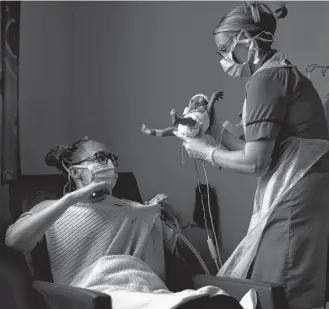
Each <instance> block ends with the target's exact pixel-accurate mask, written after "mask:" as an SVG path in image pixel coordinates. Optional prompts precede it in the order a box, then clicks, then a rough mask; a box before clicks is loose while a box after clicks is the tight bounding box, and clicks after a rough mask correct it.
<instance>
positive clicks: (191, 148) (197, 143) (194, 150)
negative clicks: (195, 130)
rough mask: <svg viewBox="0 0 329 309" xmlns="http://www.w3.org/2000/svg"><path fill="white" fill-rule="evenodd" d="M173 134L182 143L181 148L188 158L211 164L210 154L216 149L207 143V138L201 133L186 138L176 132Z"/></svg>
mask: <svg viewBox="0 0 329 309" xmlns="http://www.w3.org/2000/svg"><path fill="white" fill-rule="evenodd" d="M173 134H174V135H176V136H177V137H178V138H179V139H181V140H182V141H183V147H184V148H185V150H186V152H187V153H188V155H189V156H190V158H192V159H196V160H206V161H209V162H212V153H213V151H214V150H215V149H216V148H217V147H214V146H212V145H211V144H210V143H209V141H208V138H207V136H206V135H205V134H204V133H203V132H202V131H200V133H199V134H198V135H197V136H195V137H187V136H185V135H183V134H181V133H179V132H177V131H176V132H173Z"/></svg>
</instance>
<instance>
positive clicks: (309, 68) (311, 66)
mask: <svg viewBox="0 0 329 309" xmlns="http://www.w3.org/2000/svg"><path fill="white" fill-rule="evenodd" d="M315 69H322V76H323V77H324V76H325V75H326V72H327V70H328V69H329V65H318V64H309V65H307V66H306V67H305V71H306V72H307V74H308V75H310V74H311V72H313V71H314V70H315Z"/></svg>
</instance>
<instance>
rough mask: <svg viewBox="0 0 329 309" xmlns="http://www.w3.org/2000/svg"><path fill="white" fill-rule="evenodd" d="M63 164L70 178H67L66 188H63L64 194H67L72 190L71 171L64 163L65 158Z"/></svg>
mask: <svg viewBox="0 0 329 309" xmlns="http://www.w3.org/2000/svg"><path fill="white" fill-rule="evenodd" d="M62 166H63V167H64V169H65V170H66V172H67V175H68V180H67V183H66V184H65V186H64V189H63V195H65V194H67V193H70V192H71V189H72V187H71V178H72V177H71V173H70V171H69V169H68V168H67V167H66V166H65V164H64V160H62ZM67 187H69V191H68V192H67Z"/></svg>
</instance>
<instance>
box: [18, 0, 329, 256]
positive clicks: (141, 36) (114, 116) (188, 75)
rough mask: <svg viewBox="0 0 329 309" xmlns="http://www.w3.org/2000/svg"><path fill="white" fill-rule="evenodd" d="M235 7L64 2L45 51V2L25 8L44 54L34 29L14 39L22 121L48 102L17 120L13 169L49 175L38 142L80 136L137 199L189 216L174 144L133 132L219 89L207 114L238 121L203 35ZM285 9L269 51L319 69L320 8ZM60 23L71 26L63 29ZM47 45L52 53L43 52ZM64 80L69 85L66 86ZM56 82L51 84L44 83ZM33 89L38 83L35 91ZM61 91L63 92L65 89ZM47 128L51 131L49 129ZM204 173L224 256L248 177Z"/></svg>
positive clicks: (238, 92) (190, 177)
mask: <svg viewBox="0 0 329 309" xmlns="http://www.w3.org/2000/svg"><path fill="white" fill-rule="evenodd" d="M240 3H241V2H236V3H234V2H231V1H230V2H136V3H135V2H129V3H127V2H97V3H92V2H74V3H71V4H70V5H68V6H67V7H66V9H64V7H63V6H61V7H57V12H58V14H59V16H60V18H62V19H63V20H62V22H61V28H60V29H62V28H63V29H62V32H63V33H64V32H65V36H63V37H62V38H60V37H59V36H55V38H54V39H53V40H54V42H53V45H52V44H51V39H50V38H48V37H49V36H50V34H52V33H53V32H52V31H53V26H54V25H55V23H53V24H51V23H50V22H49V19H46V18H43V19H42V18H41V17H40V16H39V15H38V14H36V12H37V11H38V10H39V9H40V6H46V5H47V4H46V3H44V2H43V3H40V4H39V3H34V4H29V3H27V4H25V7H26V8H27V9H26V11H25V14H27V15H25V19H23V22H25V26H24V27H27V28H28V29H30V30H31V29H34V28H35V27H36V24H37V25H38V26H41V24H44V26H43V27H42V30H43V31H44V32H45V33H46V34H45V36H47V38H48V39H47V43H49V45H48V47H47V49H46V50H47V51H48V52H49V53H41V54H40V55H42V56H43V58H42V59H41V60H40V59H37V58H34V57H35V56H34V54H33V52H34V51H35V49H36V46H37V47H39V48H41V46H43V44H44V42H43V36H41V34H40V35H39V36H37V38H35V37H34V39H33V40H32V41H31V39H32V35H35V32H33V31H28V30H25V38H24V39H22V44H23V45H24V44H25V47H22V48H24V50H25V57H24V59H22V60H21V61H25V66H24V65H22V66H21V68H22V69H23V70H26V71H25V75H24V74H21V76H22V78H24V76H25V80H23V81H21V87H22V88H23V90H22V89H21V90H22V91H21V101H22V103H23V104H24V105H25V107H24V111H25V113H26V115H30V114H29V113H28V108H29V106H33V108H34V109H36V111H37V112H38V110H39V111H41V110H42V108H43V109H44V110H46V109H47V108H48V107H46V106H48V105H45V104H50V103H49V102H51V104H52V106H54V104H58V106H57V107H56V109H55V108H53V109H50V110H52V112H49V111H48V113H47V114H45V116H43V117H41V118H38V122H37V124H38V125H34V126H32V127H29V126H28V121H27V120H26V118H25V120H22V121H23V122H24V124H25V126H24V125H22V124H21V127H22V130H25V129H26V130H25V135H24V136H25V139H26V140H25V144H26V147H25V148H24V150H25V151H26V153H25V154H24V153H23V158H24V162H22V163H23V164H22V165H23V166H22V168H23V171H25V172H26V173H31V172H32V173H33V172H34V173H36V172H42V173H43V172H45V171H47V172H49V170H47V169H45V168H44V167H43V166H42V165H43V155H44V153H45V152H46V151H47V150H48V148H49V147H48V145H54V144H56V143H58V142H61V141H62V140H63V141H64V142H65V141H67V140H68V139H70V140H71V141H74V140H76V139H79V138H81V137H82V136H84V135H89V137H91V138H94V139H98V140H100V141H102V142H104V143H105V144H107V145H108V146H109V147H110V149H111V150H112V151H113V152H115V153H117V154H118V156H119V157H120V165H121V169H122V170H126V171H133V172H134V173H135V174H136V177H137V179H138V182H139V186H140V188H141V192H142V194H143V198H144V199H146V198H149V197H151V196H153V195H155V194H156V193H160V192H164V193H167V194H168V195H169V196H170V199H171V201H172V203H173V204H174V205H175V207H177V209H178V210H179V212H180V213H181V214H182V215H183V216H185V217H187V218H190V219H191V218H192V213H193V206H194V188H195V185H196V176H195V170H194V164H193V162H192V161H191V160H188V161H187V163H186V164H182V158H181V146H180V143H179V142H178V141H177V140H176V139H175V138H165V139H157V138H152V137H147V136H145V135H142V133H141V132H140V127H141V125H142V123H145V124H147V125H149V126H152V127H166V126H167V125H168V124H170V116H169V112H170V110H171V108H175V109H176V110H177V111H178V113H181V112H182V111H183V108H184V107H185V106H186V105H187V104H188V100H189V98H190V97H191V96H192V95H193V94H196V93H205V94H210V93H211V92H213V91H215V90H218V89H220V88H221V89H224V91H225V99H224V100H222V101H220V103H219V104H218V105H217V107H216V111H217V114H218V115H219V117H220V119H221V120H226V119H228V120H230V121H231V122H233V123H234V122H238V121H239V118H238V114H239V112H240V110H241V107H242V102H243V99H244V81H239V80H233V79H230V78H229V77H228V76H226V75H225V74H224V73H223V72H222V69H221V67H220V63H219V59H218V58H217V55H216V48H215V44H214V40H213V35H212V30H213V28H214V27H215V26H216V24H217V23H218V22H219V21H220V19H221V17H222V16H223V15H224V14H225V13H226V12H228V11H229V10H230V9H231V8H233V7H234V6H235V5H236V4H240ZM270 4H271V3H270ZM54 5H55V4H54ZM274 6H275V4H274ZM305 7H306V10H307V12H308V15H307V16H308V22H307V26H306V25H305V14H304V13H303V11H304V10H305ZM28 8H29V9H28ZM47 8H48V7H47ZM60 8H61V9H62V10H63V11H60ZM288 9H289V15H288V17H287V18H286V19H285V20H280V21H279V24H278V30H277V42H276V44H275V45H274V46H275V47H277V48H279V49H280V50H282V51H284V52H287V54H288V57H289V59H290V60H291V61H292V62H294V63H295V64H297V65H298V66H299V67H300V68H303V66H304V65H306V64H310V63H314V62H319V63H326V61H328V63H329V59H327V58H328V57H327V55H328V44H329V43H328V40H323V39H322V38H321V37H320V36H318V35H316V34H317V33H319V31H320V32H321V31H323V29H327V28H328V27H329V20H328V18H327V12H328V9H329V4H328V3H325V2H312V3H311V2H290V3H288ZM52 10H53V9H52ZM47 12H48V11H47ZM23 14H24V7H23ZM72 15H73V17H74V18H73V19H72ZM56 18H57V17H56ZM86 21H88V22H86ZM63 25H65V27H71V28H69V30H70V31H67V29H66V28H65V27H64V26H63ZM64 28H65V30H66V31H64ZM23 33H24V32H22V35H23ZM47 33H48V34H47ZM70 35H71V37H70ZM56 38H57V39H56ZM70 39H71V40H70ZM30 42H32V43H33V44H31V43H30ZM59 42H62V43H65V44H66V45H65V44H64V45H63V46H65V48H66V49H65V50H67V51H68V53H71V56H72V55H73V56H72V57H71V58H70V57H69V56H67V55H66V54H65V53H64V47H63V46H61V47H60V46H58V43H59ZM72 42H73V43H72ZM70 44H72V46H71V45H70ZM31 45H32V46H31ZM54 47H56V48H60V51H62V52H56V51H52V52H51V50H53V49H54ZM43 48H46V47H43ZM48 49H49V50H48ZM55 50H56V49H55ZM31 57H32V59H34V60H35V61H33V63H32V66H33V67H31V66H29V64H28V61H29V59H30V58H31ZM45 57H46V58H45ZM58 57H62V59H63V61H64V63H67V64H68V66H65V65H63V66H62V67H61V68H62V69H61V71H60V72H59V71H58V66H55V65H53V66H54V70H55V72H57V73H56V74H58V75H56V78H55V79H52V77H51V76H52V72H51V70H52V67H49V63H50V62H52V61H55V59H58ZM70 59H71V60H72V59H73V62H70ZM65 61H67V62H65ZM43 64H48V67H49V70H48V71H42V68H41V66H43ZM39 66H40V67H39ZM32 69H37V70H39V72H42V73H43V74H44V75H43V80H42V81H41V80H35V81H34V83H33V84H32V83H28V84H27V85H28V87H29V88H28V89H25V87H26V86H25V83H26V79H27V77H28V74H27V72H28V71H31V70H32ZM67 70H68V71H67ZM70 70H71V71H70ZM315 74H316V73H315ZM61 76H62V77H63V78H64V80H61V79H60V77H61ZM68 76H71V77H72V79H71V80H70V79H69V80H68V81H67V83H66V82H65V78H68ZM315 78H316V80H315V83H316V84H317V83H318V82H319V86H318V87H319V88H318V89H319V91H320V94H323V92H324V91H325V85H324V83H323V84H322V83H321V81H322V80H320V78H319V77H318V76H316V77H315ZM47 79H48V82H47ZM57 80H58V81H61V82H60V83H57V84H56V83H54V82H56V81H57ZM40 83H42V84H43V85H46V86H47V87H40ZM67 85H69V87H70V89H71V92H70V93H67V88H66V87H67ZM57 88H59V89H57ZM56 90H57V92H56ZM52 93H57V94H58V93H60V94H62V97H59V95H57V97H56V100H55V99H53V98H52V95H51V94H52ZM35 98H37V99H38V101H37V102H36V101H35ZM41 98H42V100H41ZM54 101H56V103H55V102H54ZM42 104H43V105H42ZM67 104H69V106H68V105H67ZM39 105H40V106H39ZM67 113H69V114H67ZM26 117H27V116H26ZM53 117H56V119H57V118H61V117H62V120H63V121H64V122H63V124H62V125H59V124H58V123H56V121H55V120H54V118H53ZM22 118H24V117H22ZM49 124H50V125H49ZM55 127H56V129H55ZM40 130H42V134H46V135H47V133H48V138H47V139H43V141H44V143H42V144H41V145H40V144H39V143H38V142H37V141H35V140H34V136H35V135H37V136H38V135H40V134H41V133H40V132H39V131H40ZM53 130H57V131H56V132H57V133H56V134H54V133H51V132H54V131H53ZM31 140H33V141H31ZM45 145H46V146H47V147H46V146H45ZM41 146H42V147H41ZM41 153H42V155H41ZM41 158H42V159H41ZM186 159H187V158H186ZM207 170H208V178H209V181H210V182H211V183H212V185H213V186H214V187H215V188H216V190H217V195H218V201H219V205H220V213H219V216H220V222H219V226H220V227H219V229H220V235H221V244H222V247H223V257H224V258H225V257H227V255H228V254H229V253H230V252H231V251H232V250H233V249H234V248H235V246H236V245H237V243H238V242H239V241H240V240H241V238H242V237H243V235H244V233H245V232H246V229H247V226H248V222H249V219H250V215H251V210H252V203H253V196H254V190H255V187H256V181H255V179H254V178H252V177H251V176H246V175H239V174H234V173H231V172H229V171H223V172H219V171H217V170H215V169H213V168H211V167H210V166H209V165H207ZM200 174H202V169H200ZM203 179H204V178H203ZM237 193H238V194H237Z"/></svg>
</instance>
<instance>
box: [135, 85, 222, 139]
mask: <svg viewBox="0 0 329 309" xmlns="http://www.w3.org/2000/svg"><path fill="white" fill-rule="evenodd" d="M223 95H224V92H223V91H222V90H220V91H216V92H214V93H213V94H212V96H211V98H210V100H208V98H207V96H205V95H204V94H196V95H194V96H193V97H192V98H191V99H190V102H189V105H188V107H186V108H185V109H184V112H183V118H179V117H178V116H177V112H176V111H175V110H174V109H172V110H171V112H170V116H171V122H172V124H173V125H174V126H172V127H168V128H165V129H162V130H158V129H151V128H147V127H146V126H145V124H143V126H142V129H141V131H142V132H143V133H144V134H146V135H151V136H160V137H165V136H174V134H173V132H175V131H178V132H179V133H182V134H184V135H185V136H188V137H194V136H196V135H197V134H198V133H199V132H200V129H201V128H202V127H203V131H207V130H208V128H209V124H210V119H212V114H213V110H214V104H215V102H216V101H217V100H218V99H219V98H221V99H222V98H223ZM176 125H178V126H177V127H176Z"/></svg>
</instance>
